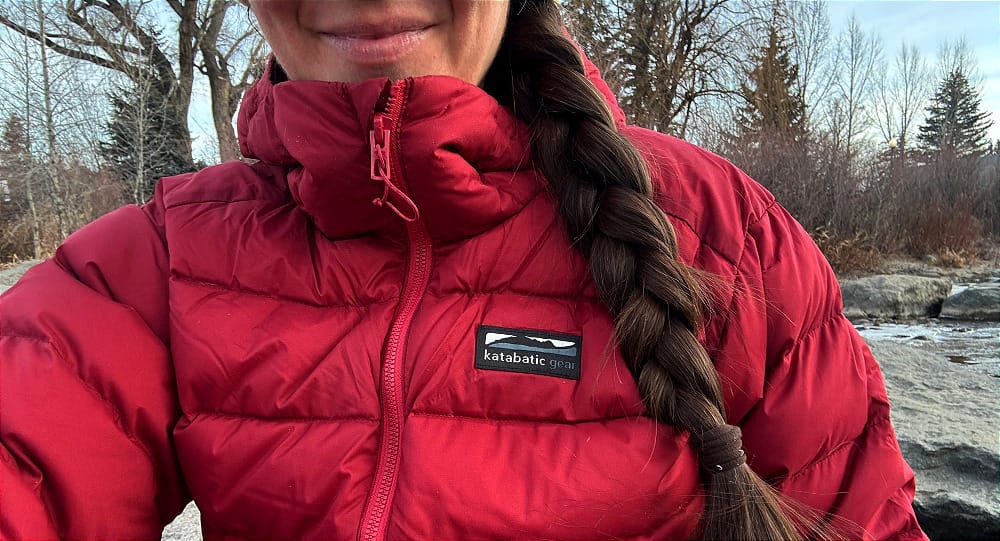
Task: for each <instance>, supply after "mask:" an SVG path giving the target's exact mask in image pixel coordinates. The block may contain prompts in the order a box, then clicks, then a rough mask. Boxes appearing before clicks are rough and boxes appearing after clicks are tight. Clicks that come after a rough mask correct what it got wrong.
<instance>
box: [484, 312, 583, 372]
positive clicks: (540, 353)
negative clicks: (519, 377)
mask: <svg viewBox="0 0 1000 541" xmlns="http://www.w3.org/2000/svg"><path fill="white" fill-rule="evenodd" d="M582 346H583V339H582V337H580V336H574V335H572V334H562V333H553V332H545V331H532V330H525V329H506V328H504V327H490V326H488V325H480V326H479V329H478V330H477V332H476V368H479V369H482V370H501V371H504V372H520V373H522V374H537V375H539V376H554V377H557V378H564V379H575V380H579V379H580V349H581V348H582Z"/></svg>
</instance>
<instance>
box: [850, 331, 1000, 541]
mask: <svg viewBox="0 0 1000 541" xmlns="http://www.w3.org/2000/svg"><path fill="white" fill-rule="evenodd" d="M870 345H871V348H872V352H873V353H874V354H875V357H876V358H877V359H878V361H879V364H881V366H882V372H883V374H884V376H885V381H886V387H887V389H888V392H889V398H890V402H891V403H892V421H893V424H894V425H895V427H896V433H897V436H898V438H899V444H900V447H901V449H902V451H903V456H904V457H905V458H906V460H907V462H909V464H910V466H911V467H912V468H913V470H914V471H915V472H916V474H917V495H916V499H915V501H914V508H915V509H916V512H917V517H918V519H919V521H920V525H921V526H922V527H923V528H924V531H926V532H927V534H928V535H929V536H930V538H931V539H932V540H934V541H941V540H946V539H963V540H970V541H978V540H986V539H1000V495H998V493H997V486H1000V453H998V450H997V438H998V437H1000V417H998V415H997V412H998V411H1000V409H998V408H1000V404H998V396H1000V395H998V393H1000V379H997V378H995V377H991V376H989V375H986V374H982V373H977V372H974V371H971V370H968V369H967V368H966V367H962V366H960V365H954V364H950V363H948V362H947V361H946V360H944V359H940V358H938V356H937V355H935V354H934V353H933V352H928V351H926V350H924V349H917V348H914V347H911V346H907V345H903V344H897V343H891V342H874V343H871V344H870Z"/></svg>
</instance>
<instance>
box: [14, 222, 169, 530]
mask: <svg viewBox="0 0 1000 541" xmlns="http://www.w3.org/2000/svg"><path fill="white" fill-rule="evenodd" d="M159 216H160V213H159V212H158V210H157V207H156V204H155V203H152V204H150V205H148V206H147V207H145V208H139V207H134V206H132V207H125V208H123V209H120V210H118V211H116V212H113V213H111V214H109V215H107V216H105V217H103V218H101V219H100V220H98V221H96V222H94V223H92V224H90V225H88V226H87V227H85V228H83V229H81V230H80V231H78V232H77V233H75V234H74V235H72V236H71V237H70V238H69V239H67V240H66V242H65V243H64V244H63V245H62V246H61V247H60V248H59V250H58V251H57V253H56V254H55V256H54V257H53V258H51V259H50V260H48V261H46V262H44V263H41V264H39V265H37V266H36V267H34V268H32V269H31V270H30V271H29V272H28V273H27V274H25V276H24V277H23V278H22V280H21V281H20V282H19V283H18V284H16V285H15V286H14V287H13V288H11V289H9V290H8V291H7V292H5V293H4V294H3V296H2V297H0V538H2V539H25V540H27V539H31V540H42V539H64V538H70V539H159V538H160V536H161V532H162V528H163V526H164V525H165V524H166V523H168V522H169V521H170V520H172V519H173V517H174V516H176V515H177V513H179V512H180V511H181V509H182V508H183V505H184V503H185V502H186V500H187V499H188V496H187V493H186V489H185V487H184V485H183V482H182V478H181V473H180V470H179V467H178V464H177V460H176V457H175V454H174V450H173V445H172V438H171V430H172V427H173V425H174V423H175V422H176V420H177V419H178V417H179V407H178V403H177V397H176V395H177V393H176V389H175V382H174V377H173V371H172V369H171V364H170V360H169V359H170V357H169V351H168V346H167V343H168V342H167V338H168V336H167V335H168V319H167V318H168V311H167V273H168V271H167V256H166V249H165V246H164V243H163V241H162V236H161V234H160V227H159V223H158V220H159Z"/></svg>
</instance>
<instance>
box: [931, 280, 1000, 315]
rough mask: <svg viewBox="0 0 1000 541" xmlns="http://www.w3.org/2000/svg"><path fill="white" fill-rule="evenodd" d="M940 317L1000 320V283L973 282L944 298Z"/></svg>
mask: <svg viewBox="0 0 1000 541" xmlns="http://www.w3.org/2000/svg"><path fill="white" fill-rule="evenodd" d="M941 317H942V318H950V319H964V320H976V321H1000V283H996V282H994V283H987V284H974V285H971V286H969V287H968V288H967V289H965V290H963V291H960V292H958V293H956V294H954V295H952V296H950V297H948V298H947V299H945V300H944V304H942V305H941Z"/></svg>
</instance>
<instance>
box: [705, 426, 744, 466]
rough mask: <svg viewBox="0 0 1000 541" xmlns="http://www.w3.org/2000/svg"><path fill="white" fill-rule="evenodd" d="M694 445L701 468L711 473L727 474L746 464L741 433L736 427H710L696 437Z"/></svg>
mask: <svg viewBox="0 0 1000 541" xmlns="http://www.w3.org/2000/svg"><path fill="white" fill-rule="evenodd" d="M692 435H693V436H695V435H694V434H692ZM696 443H697V447H698V460H699V461H700V462H701V467H702V468H705V469H706V470H708V471H710V472H712V473H723V472H727V471H730V470H732V469H735V468H737V467H739V466H742V465H743V464H746V462H747V458H746V453H745V452H744V451H743V431H741V430H740V427H738V426H735V425H729V424H721V425H719V426H716V427H712V428H710V429H708V430H706V431H705V432H702V433H701V434H700V436H696Z"/></svg>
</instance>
